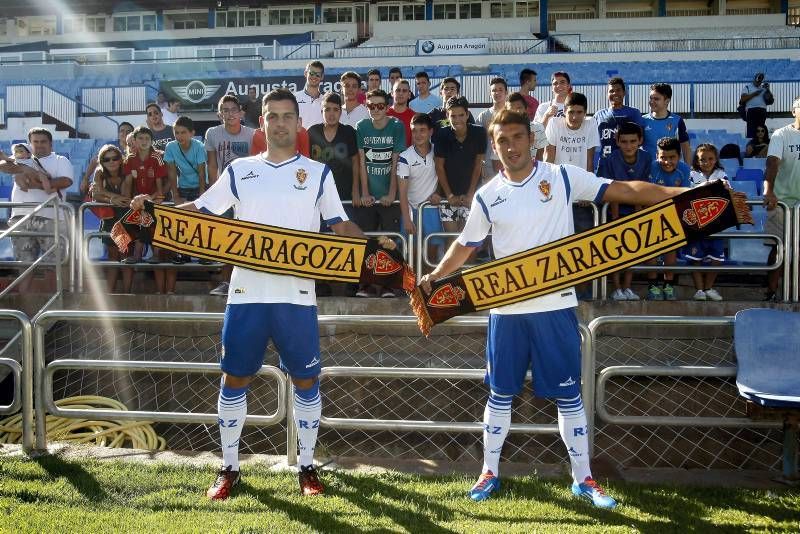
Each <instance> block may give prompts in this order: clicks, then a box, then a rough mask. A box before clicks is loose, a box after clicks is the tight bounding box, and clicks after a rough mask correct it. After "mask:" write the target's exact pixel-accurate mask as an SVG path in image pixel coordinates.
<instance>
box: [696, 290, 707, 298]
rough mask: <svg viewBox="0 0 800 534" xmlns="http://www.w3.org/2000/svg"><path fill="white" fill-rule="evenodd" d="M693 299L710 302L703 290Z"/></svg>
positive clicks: (698, 291)
mask: <svg viewBox="0 0 800 534" xmlns="http://www.w3.org/2000/svg"><path fill="white" fill-rule="evenodd" d="M692 298H693V299H694V300H708V295H706V292H705V291H703V290H702V289H698V290H697V291H696V292H695V294H694V296H693V297H692Z"/></svg>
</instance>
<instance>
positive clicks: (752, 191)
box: [730, 180, 761, 199]
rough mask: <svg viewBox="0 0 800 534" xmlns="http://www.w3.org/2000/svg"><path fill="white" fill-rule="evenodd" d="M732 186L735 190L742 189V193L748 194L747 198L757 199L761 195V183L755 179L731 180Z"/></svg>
mask: <svg viewBox="0 0 800 534" xmlns="http://www.w3.org/2000/svg"><path fill="white" fill-rule="evenodd" d="M730 184H731V187H733V189H734V190H735V191H740V192H742V193H745V194H747V198H749V199H755V198H758V197H760V196H761V193H760V192H759V188H758V186H759V184H758V182H756V181H753V180H731V181H730Z"/></svg>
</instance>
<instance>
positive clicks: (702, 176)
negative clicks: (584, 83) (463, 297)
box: [0, 61, 800, 300]
mask: <svg viewBox="0 0 800 534" xmlns="http://www.w3.org/2000/svg"><path fill="white" fill-rule="evenodd" d="M304 76H305V80H306V83H305V86H304V87H303V88H302V89H301V90H299V91H297V92H296V93H295V97H296V98H297V101H298V104H299V107H300V117H301V124H302V127H301V131H300V132H299V135H298V141H297V150H298V152H299V153H301V154H303V155H304V156H307V157H310V158H312V159H314V160H317V161H320V162H323V163H326V164H327V165H328V166H329V167H330V169H331V171H332V173H333V177H334V180H335V182H336V187H337V190H338V192H339V196H340V198H341V199H342V200H343V201H344V203H345V206H346V210H347V212H348V215H349V216H350V217H351V219H353V220H354V221H355V222H356V223H357V224H358V225H359V226H360V227H361V228H362V229H363V230H364V231H366V232H377V231H381V232H388V233H410V234H415V233H416V232H420V231H421V232H423V234H429V233H431V232H437V231H447V232H458V231H460V230H461V229H462V228H463V226H464V223H465V221H466V218H467V215H468V213H469V209H470V206H471V204H472V199H473V196H474V194H475V191H476V189H477V188H478V187H479V186H480V185H481V183H483V182H484V181H486V180H489V179H490V178H492V177H493V176H495V175H496V174H497V172H498V171H501V170H502V168H501V165H500V162H499V158H498V157H497V155H496V154H495V153H494V152H493V149H492V146H491V144H490V143H488V142H487V134H486V131H487V127H488V125H489V122H490V121H491V119H492V116H493V115H494V114H495V113H497V112H498V111H500V110H502V109H504V108H506V109H510V110H512V111H516V112H519V113H522V114H526V115H527V117H528V118H529V120H531V130H532V134H531V140H530V144H531V156H532V157H533V158H535V159H536V160H540V161H541V160H543V161H548V162H553V163H556V164H571V165H576V166H578V167H581V168H584V169H587V170H589V171H591V172H595V173H596V174H597V175H599V176H603V177H608V178H613V179H616V180H645V181H650V182H653V183H658V184H663V185H676V186H684V187H689V186H691V187H694V186H697V185H700V184H702V183H704V182H705V181H707V180H714V179H725V178H728V177H727V176H726V175H725V171H724V170H723V168H722V166H721V165H720V152H719V150H718V148H717V147H715V146H713V145H711V144H707V143H704V144H701V145H700V146H698V147H697V148H696V149H695V150H694V152H692V150H691V147H690V144H689V134H688V132H687V128H686V124H685V122H684V120H683V119H682V118H681V117H680V116H679V115H677V114H675V113H673V112H671V111H670V110H669V105H670V100H671V98H672V88H671V87H670V85H669V84H666V83H655V84H653V85H652V86H651V87H650V94H649V107H650V109H649V110H645V112H644V113H642V110H638V109H635V108H632V107H629V106H626V105H625V104H624V102H625V92H626V86H625V82H624V80H623V79H622V78H619V77H614V78H611V79H610V80H608V92H607V95H608V102H607V106H605V107H603V108H601V109H596V110H595V112H594V114H593V116H591V117H590V115H589V112H590V108H589V103H588V101H587V98H586V96H585V95H583V94H581V93H578V92H575V91H573V88H572V84H571V79H570V76H569V74H568V73H567V72H564V71H559V72H555V73H554V74H553V75H552V77H551V80H550V84H551V88H552V97H551V99H550V100H548V101H545V102H541V103H540V102H538V101H537V100H536V98H534V97H533V96H532V93H533V91H534V89H535V88H536V84H537V75H536V72H535V71H534V70H532V69H523V70H522V71H521V72H520V75H519V79H518V80H514V81H513V82H514V83H515V84H517V83H518V84H519V87H520V90H519V91H517V92H511V93H509V83H508V81H507V80H505V79H503V78H499V77H498V78H493V79H492V80H491V81H490V82H489V87H488V95H489V97H490V100H491V107H490V108H488V109H486V110H484V111H483V112H482V113H480V114H479V115H478V116H477V119H475V117H473V115H472V113H471V111H470V107H471V106H470V103H469V102H468V101H467V99H466V98H464V97H463V96H460V89H461V87H460V83H459V81H458V80H457V79H456V78H453V77H448V78H445V79H444V80H442V82H441V83H440V85H439V87H438V88H439V95H438V97H437V96H435V95H434V94H433V93H432V92H431V90H430V89H431V81H430V77H429V76H428V74H427V73H426V72H417V73H416V74H414V78H413V82H412V81H411V80H409V79H406V78H404V77H403V75H402V72H401V71H400V69H398V68H393V69H391V70H390V71H389V79H390V85H391V92H390V93H387V92H385V91H384V90H382V89H381V88H380V87H381V73H380V71H379V70H377V69H373V70H370V71H369V72H368V73H367V77H366V80H365V82H366V83H365V86H366V87H364V85H363V84H362V78H361V76H360V75H359V74H357V73H355V72H349V71H348V72H345V73H344V74H342V75H341V76H340V77H339V81H340V83H341V94H339V93H327V94H323V93H322V92H321V91H320V82H321V81H322V80H323V78H324V76H325V68H324V66H323V64H322V63H321V62H319V61H313V62H311V63H309V64H308V65H307V66H306V68H305V70H304ZM412 83H413V85H414V87H415V88H416V93H415V92H414V91H412ZM768 87H769V86H768V84H767V83H766V82H764V81H763V75H761V74H759V75H756V76H755V78H754V81H753V83H751V84H748V86H747V87H746V88H745V89H744V90H743V92H742V98H741V101H740V107H743V108H744V111H742V110H741V109H740V112H742V117H743V118H744V119H745V120H747V124H748V128H747V129H748V137H749V138H750V141H749V142H748V144H747V147H746V150H745V152H746V156H747V157H753V158H765V157H767V156H768V155H769V156H773V157H774V158H775V159H776V161H777V163H776V165H773V166H769V165H768V166H767V176H766V178H767V181H769V180H771V181H772V182H773V183H774V182H775V177H776V175H777V172H778V171H777V169H778V165H780V166H781V169H782V172H783V173H784V174H786V173H787V172H789V174H790V176H791V180H794V181H800V177H796V176H795V175H794V174H792V173H797V172H800V171H794V170H793V169H794V167H797V165H794V161H796V157H795V158H794V160H792V161H791V169H790V170H788V171H787V170H786V169H784V167H785V166H786V165H787V158H786V157H785V156H783V153H780V154H779V153H778V152H779V148H778V144H776V143H773V142H771V140H770V136H769V132H768V130H767V127H766V124H765V118H766V110H765V106H766V105H768V103H771V102H769V100H770V98H771V93H769V89H768ZM796 103H797V102H796ZM145 112H146V124H143V125H140V126H136V127H134V125H132V124H130V123H128V122H123V123H122V124H120V126H119V131H118V139H117V141H116V142H115V143H113V144H107V145H105V146H103V147H102V148H101V149H100V151H99V153H98V154H97V157H96V158H94V159H93V160H92V161H91V163H90V165H89V168H88V169H87V171H86V174H85V175H84V176H83V177H82V178H81V184H80V190H81V193H82V194H84V195H86V200H94V201H96V202H103V203H106V204H109V205H110V207H109V208H95V213H96V214H97V215H98V217H100V218H101V219H102V226H101V230H103V231H108V230H109V229H110V228H111V226H112V225H113V223H114V222H115V221H116V220H117V219H119V217H120V216H121V215H122V214H123V213H124V211H125V210H126V208H127V206H128V204H129V203H130V200H131V198H132V197H133V196H134V195H136V194H148V195H150V196H151V197H152V199H153V200H154V201H156V202H163V201H171V202H175V203H182V202H185V201H191V200H194V199H196V198H197V197H198V196H200V195H201V194H202V193H203V192H204V191H205V190H206V188H208V187H210V186H211V185H212V184H214V182H215V181H216V180H217V179H218V178H219V177H220V176H221V175H222V174H223V173H224V171H225V168H226V166H227V165H228V164H229V163H231V162H232V161H233V160H235V159H237V158H241V157H247V156H251V155H255V154H259V153H261V152H262V151H264V150H265V149H266V148H267V140H266V138H265V136H264V133H263V131H262V130H261V128H260V121H261V120H262V119H261V102H260V99H259V95H258V94H257V93H256V90H255V88H251V89H250V90H249V92H248V95H247V99H246V100H244V101H241V100H240V99H239V98H238V97H237V96H236V95H233V94H227V95H225V96H223V97H222V98H221V99H220V100H219V102H218V105H217V114H218V117H219V120H220V124H219V125H218V126H214V127H212V128H209V129H208V130H207V132H206V133H205V139H204V142H201V141H199V140H197V139H196V138H195V127H194V123H193V122H192V120H191V119H190V118H189V117H187V116H186V115H182V114H181V113H180V102H179V101H178V100H176V99H167V98H166V96H165V95H164V94H163V93H160V94H159V98H158V100H157V101H156V102H153V103H151V104H148V105H147V106H146V109H145ZM793 113H795V114H797V108H794V109H793ZM783 130H784V129H781V130H779V131H777V132H776V134H774V135H773V137H772V141H775V139H776V135H778V134H779V133H780V135H778V137H779V140H780V141H782V143H781V146H780V150H783V147H784V146H785V147H789V146H790V145H791V142H792V140H791V139H790V140H786V139H785V138H786V137H787V136H788V135H795V134H796V130H794V131H790V132H783ZM28 140H29V143H30V145H28V144H24V143H21V144H18V145H15V146H14V155H13V157H10V156H6V155H2V154H0V157H2V158H3V162H2V163H0V170H3V171H5V172H11V173H13V174H14V175H15V185H14V190H13V195H12V200H15V201H17V200H20V201H22V200H24V201H41V200H43V199H44V198H46V197H47V196H48V194H49V193H50V192H51V191H60V190H63V189H65V188H66V187H69V185H70V184H71V182H72V179H73V176H72V168H71V166H70V165H69V163H68V161H67V162H66V163H65V161H64V160H65V158H63V157H62V156H59V155H57V154H54V153H53V152H52V136H51V134H50V132H48V131H47V130H45V129H40V128H35V129H33V130H31V131H30V133H29V135H28ZM773 145H774V147H775V149H774V150H773ZM797 146H798V147H800V143H798V144H797ZM787 150H788V148H787ZM772 167H774V168H772ZM771 168H772V170H770V169H771ZM787 168H788V167H787ZM770 173H772V174H771V175H770ZM730 178H733V177H730ZM787 180H790V178H787ZM792 183H794V182H792ZM777 189H778V190H779V191H783V198H781V200H786V201H792V200H794V201H797V200H800V198H795V197H794V196H793V195H796V196H797V197H800V195H798V194H797V189H798V187H797V186H796V185H792V186H791V187H789V188H784V189H781V188H780V187H778V188H777ZM767 195H773V189H772V188H771V187H769V186H768V187H767V188H766V189H765V198H767V199H768V201H770V200H771V197H768V196H767ZM423 202H429V203H430V204H432V205H433V206H439V208H438V211H437V210H434V209H430V210H424V213H425V217H424V218H423V220H422V221H419V220H416V218H417V208H418V207H419V205H420V204H422V203H423ZM575 209H576V228H575V230H576V231H582V230H585V229H587V228H589V227H591V226H592V224H593V221H592V218H591V212H590V211H588V210H586V209H585V206H584V207H583V209H582V207H581V206H577V207H576V208H575ZM636 209H637V207H636V206H618V205H611V206H610V211H609V213H610V217H611V218H618V217H622V216H625V215H628V214H630V213H633V212H634V211H635V210H636ZM29 211H30V210H29V209H28V210H27V211H26V210H25V209H23V208H15V209H14V211H13V213H12V218H11V221H10V222H11V223H13V221H14V220H15V218H18V217H21V216H22V215H24V214H25V213H29ZM37 215H38V216H37V217H34V218H32V219H31V221H30V222H29V224H28V225H27V226H26V228H25V230H27V231H41V230H46V229H47V228H49V227H50V226H51V221H48V219H52V214H48V213H47V212H45V211H42V212H40V213H38V214H37ZM228 215H231V214H228ZM140 237H141V239H137V240H136V242H135V244H134V245H132V246H131V248H130V250H129V251H128V253H127V254H120V253H119V251H117V249H116V247H115V246H114V245H113V243H112V242H111V241H110V239H104V244H105V246H106V247H107V251H108V259H110V260H112V261H121V262H122V263H124V264H126V265H129V266H133V265H135V264H139V263H143V262H144V263H150V264H153V266H154V268H153V272H154V278H155V287H156V289H155V290H156V292H157V293H163V294H171V293H173V292H174V291H175V283H176V276H177V270H176V269H174V268H172V269H164V268H159V267H158V265H159V264H162V263H166V262H172V263H176V264H181V263H185V262H187V261H189V260H190V258H186V257H182V256H180V255H176V254H172V253H168V252H167V251H162V250H152V248H151V247H148V246H146V245H145V243H146V241H147V239H146V236H140ZM49 246H50V244H49V243H48V241H47V239H45V238H27V237H26V238H15V240H14V251H15V255H16V257H17V258H18V259H21V260H23V259H24V260H26V261H33V260H34V259H36V257H37V255H38V254H40V253H41V252H43V251H44V250H46V249H47V248H48V247H49ZM148 249H150V250H148ZM773 252H774V251H773ZM428 253H429V254H431V255H435V254H437V253H441V249H440V247H439V246H437V245H434V244H432V245H431V247H430V248H429V251H428ZM489 255H490V251H489V248H486V249H484V250H481V251H479V252H478V256H479V259H482V258H484V259H485V258H488V257H489ZM683 255H684V257H685V258H686V259H687V260H688V261H689V262H690V263H692V264H700V263H706V264H712V265H718V264H720V263H722V262H723V261H725V255H724V250H723V247H722V243H721V241H720V240H706V241H704V242H701V243H692V244H690V245H689V246H688V247H686V249H685V250H684V251H683ZM676 258H677V255H676V253H674V252H673V253H669V254H666V255H664V257H663V259H662V261H663V263H664V264H665V265H674V264H675V262H676ZM776 272H777V271H776ZM714 274H715V273H711V272H708V273H705V274H701V273H697V272H695V273H693V279H694V285H695V290H696V292H695V294H694V299H696V300H721V299H722V296H721V295H720V293H719V292H718V291H717V290H716V289H715V288H714V281H715V276H714ZM133 275H134V272H133V270H132V268H114V269H108V274H107V276H106V280H107V284H108V290H109V291H116V290H117V283H118V281H119V279H121V281H122V288H121V290H122V292H124V293H129V292H131V290H132V281H133ZM229 277H230V268H227V267H225V268H223V269H222V271H221V274H220V279H219V285H218V286H217V287H216V288H214V289H213V290H212V291H211V294H213V295H226V294H227V290H228V280H229ZM658 277H659V275H658V274H657V273H655V272H653V273H650V274H649V275H648V280H649V287H648V290H647V295H646V296H647V298H648V299H651V300H674V299H675V289H674V287H673V273H671V272H664V273H661V275H660V277H661V279H660V280H658ZM631 281H632V273H631V272H625V273H621V274H619V275H616V276H615V277H614V286H615V287H614V292H613V294H612V298H613V299H615V300H639V298H640V297H639V295H637V294H636V293H635V292H634V291H633V289H632V287H631ZM775 287H777V282H776V283H775V284H774V287H770V294H769V295H768V297H769V298H773V299H774V298H775ZM352 292H353V293H354V294H355V295H356V296H358V297H370V296H379V297H386V298H391V297H394V296H395V294H394V292H393V291H391V290H389V289H388V288H379V287H358V288H352Z"/></svg>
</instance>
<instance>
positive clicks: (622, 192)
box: [603, 181, 689, 206]
mask: <svg viewBox="0 0 800 534" xmlns="http://www.w3.org/2000/svg"><path fill="white" fill-rule="evenodd" d="M688 190H689V188H688V187H664V186H662V185H656V184H651V183H648V182H639V181H630V182H611V183H610V184H609V185H608V188H606V192H605V193H604V194H603V201H604V202H618V203H620V204H633V205H642V206H652V205H653V204H657V203H659V202H661V201H662V200H667V199H668V198H672V197H674V196H677V195H680V194H681V193H683V192H684V191H688Z"/></svg>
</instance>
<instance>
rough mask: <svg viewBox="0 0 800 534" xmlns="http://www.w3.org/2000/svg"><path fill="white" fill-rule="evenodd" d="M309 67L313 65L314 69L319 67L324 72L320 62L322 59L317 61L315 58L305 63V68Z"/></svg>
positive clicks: (323, 66)
mask: <svg viewBox="0 0 800 534" xmlns="http://www.w3.org/2000/svg"><path fill="white" fill-rule="evenodd" d="M311 67H314V68H315V69H319V70H321V71H322V72H325V65H323V64H322V61H317V60H314V61H312V62H311V63H309V64H308V65H306V68H305V70H308V69H309V68H311Z"/></svg>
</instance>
